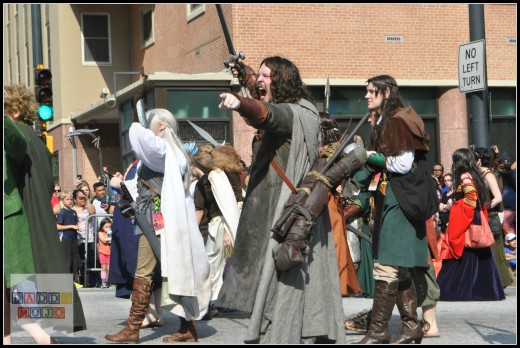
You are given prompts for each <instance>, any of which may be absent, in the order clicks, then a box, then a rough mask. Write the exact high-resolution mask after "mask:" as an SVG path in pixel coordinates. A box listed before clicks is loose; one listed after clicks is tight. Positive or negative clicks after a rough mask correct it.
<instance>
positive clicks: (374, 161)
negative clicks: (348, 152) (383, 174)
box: [366, 151, 386, 172]
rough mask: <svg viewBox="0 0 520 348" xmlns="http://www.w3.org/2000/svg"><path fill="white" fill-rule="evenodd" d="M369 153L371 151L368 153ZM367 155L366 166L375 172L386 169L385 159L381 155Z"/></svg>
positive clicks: (375, 153) (377, 153)
mask: <svg viewBox="0 0 520 348" xmlns="http://www.w3.org/2000/svg"><path fill="white" fill-rule="evenodd" d="M370 152H371V151H370ZM370 152H369V153H367V154H368V158H367V162H366V163H367V165H368V166H369V167H370V168H371V169H373V170H374V171H376V172H380V171H381V170H383V169H385V168H386V157H385V155H383V154H382V153H379V152H373V153H370Z"/></svg>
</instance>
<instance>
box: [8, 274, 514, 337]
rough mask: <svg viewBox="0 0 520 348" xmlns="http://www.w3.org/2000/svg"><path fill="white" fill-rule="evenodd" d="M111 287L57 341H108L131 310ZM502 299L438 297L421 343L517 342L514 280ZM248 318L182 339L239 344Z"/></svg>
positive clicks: (168, 322) (144, 333)
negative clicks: (82, 321) (433, 320)
mask: <svg viewBox="0 0 520 348" xmlns="http://www.w3.org/2000/svg"><path fill="white" fill-rule="evenodd" d="M114 292H115V290H113V289H97V288H83V289H79V295H80V298H81V301H82V304H83V310H84V313H85V316H86V320H87V326H88V328H87V330H84V331H80V332H77V333H74V334H70V335H68V336H62V337H59V336H58V337H56V340H57V341H58V343H59V344H108V343H109V342H107V341H106V340H105V338H104V336H105V334H107V333H110V334H113V333H116V332H118V331H119V330H121V329H122V328H123V326H124V324H125V321H126V318H127V315H128V313H129V309H130V300H126V299H118V298H115V297H114ZM505 293H506V299H505V300H503V301H489V302H487V301H486V302H482V301H481V302H439V303H438V304H437V319H438V326H439V329H440V332H441V336H440V337H438V338H425V339H423V341H422V344H426V345H441V344H446V345H448V344H450V345H479V344H516V343H517V302H516V297H517V296H516V295H517V292H516V283H515V285H514V286H510V287H507V288H506V289H505ZM371 305H372V300H371V299H365V298H352V297H348V298H343V308H344V312H345V316H349V315H351V314H354V313H358V312H359V311H361V310H363V309H368V308H370V307H371ZM164 319H165V323H164V326H163V327H159V328H151V329H142V330H141V332H140V337H141V339H140V343H141V344H163V342H162V337H164V336H167V335H170V334H171V333H173V332H174V331H176V330H177V329H178V328H179V325H180V322H179V318H178V317H177V316H176V315H174V314H171V313H170V312H166V313H165V314H164ZM248 323H249V316H248V314H247V313H244V312H231V313H222V314H221V315H220V316H218V317H216V318H213V319H212V320H209V321H199V322H197V332H198V334H199V341H198V342H196V343H187V344H202V345H217V344H224V345H236V344H244V343H243V339H244V336H245V333H246V330H247V326H248ZM390 327H391V330H392V337H393V338H395V337H397V334H398V332H399V329H400V320H399V314H398V312H397V308H396V307H395V308H394V312H393V315H392V319H391V322H390ZM362 337H363V336H362V335H361V334H359V333H355V332H351V331H345V342H344V343H345V344H352V343H355V342H357V341H359V340H360V339H361V338H362ZM33 342H34V341H33V340H32V339H31V338H29V337H24V336H23V335H21V334H16V335H14V336H13V344H30V343H33Z"/></svg>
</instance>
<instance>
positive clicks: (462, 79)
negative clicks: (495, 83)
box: [459, 40, 487, 93]
mask: <svg viewBox="0 0 520 348" xmlns="http://www.w3.org/2000/svg"><path fill="white" fill-rule="evenodd" d="M485 41H486V40H478V41H473V42H470V43H468V44H464V45H460V46H459V91H460V92H461V93H468V92H475V91H481V90H484V89H486V86H487V83H486V64H485V63H486V61H485V57H486V45H485Z"/></svg>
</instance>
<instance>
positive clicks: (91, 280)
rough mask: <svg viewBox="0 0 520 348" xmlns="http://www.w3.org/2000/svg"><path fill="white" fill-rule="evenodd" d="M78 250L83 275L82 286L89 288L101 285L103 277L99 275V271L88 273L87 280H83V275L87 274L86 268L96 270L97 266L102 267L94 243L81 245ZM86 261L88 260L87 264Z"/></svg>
mask: <svg viewBox="0 0 520 348" xmlns="http://www.w3.org/2000/svg"><path fill="white" fill-rule="evenodd" d="M85 246H86V247H85ZM85 249H86V250H85ZM78 250H79V256H80V274H81V279H82V284H83V285H84V286H86V287H89V288H90V287H96V286H98V285H100V284H101V277H100V275H99V274H98V273H99V272H98V271H90V272H87V279H83V275H84V274H85V267H87V268H94V267H96V266H97V267H100V265H99V260H97V255H96V251H95V247H94V242H89V243H81V244H80V245H79V247H78ZM85 260H86V262H85ZM94 261H96V262H94Z"/></svg>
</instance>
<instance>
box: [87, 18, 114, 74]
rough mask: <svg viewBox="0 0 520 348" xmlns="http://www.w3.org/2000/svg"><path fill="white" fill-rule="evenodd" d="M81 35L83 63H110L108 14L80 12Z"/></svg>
mask: <svg viewBox="0 0 520 348" xmlns="http://www.w3.org/2000/svg"><path fill="white" fill-rule="evenodd" d="M81 35H82V45H81V50H82V56H83V64H87V65H88V64H95V65H108V64H112V53H111V49H110V47H111V42H110V16H109V15H108V14H82V15H81Z"/></svg>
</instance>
